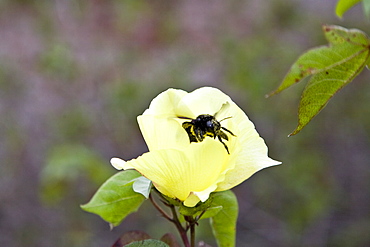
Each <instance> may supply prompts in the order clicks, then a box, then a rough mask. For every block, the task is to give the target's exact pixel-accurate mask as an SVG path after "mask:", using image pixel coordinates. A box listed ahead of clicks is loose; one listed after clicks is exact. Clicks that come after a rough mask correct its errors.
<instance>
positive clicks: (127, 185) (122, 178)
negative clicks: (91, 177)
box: [81, 170, 145, 226]
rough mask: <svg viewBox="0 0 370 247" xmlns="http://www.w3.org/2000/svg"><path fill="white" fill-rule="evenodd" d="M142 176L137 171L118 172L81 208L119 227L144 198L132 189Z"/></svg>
mask: <svg viewBox="0 0 370 247" xmlns="http://www.w3.org/2000/svg"><path fill="white" fill-rule="evenodd" d="M140 176H141V175H140V174H139V173H138V172H136V171H135V170H127V171H122V172H118V173H117V174H115V175H113V176H112V177H110V178H109V179H108V180H107V181H106V182H105V183H104V184H103V185H102V186H101V187H100V188H99V189H98V191H97V192H96V193H95V195H94V196H93V197H92V199H91V200H90V201H89V202H88V203H87V204H85V205H82V206H81V208H82V209H83V210H85V211H87V212H90V213H94V214H97V215H99V216H100V217H102V218H103V219H104V220H105V221H107V222H109V223H110V224H112V225H113V226H117V225H119V224H120V223H121V221H122V220H124V218H125V217H126V216H127V215H129V214H130V213H133V212H136V211H137V209H138V208H139V207H140V205H141V203H142V202H143V201H144V199H145V198H144V196H143V195H141V194H139V193H136V192H135V191H134V190H133V189H132V184H133V183H134V181H135V179H136V178H138V177H140Z"/></svg>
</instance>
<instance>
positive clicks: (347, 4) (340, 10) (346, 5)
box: [335, 0, 361, 18]
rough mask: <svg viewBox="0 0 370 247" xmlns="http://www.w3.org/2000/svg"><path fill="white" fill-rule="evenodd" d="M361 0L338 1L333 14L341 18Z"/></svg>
mask: <svg viewBox="0 0 370 247" xmlns="http://www.w3.org/2000/svg"><path fill="white" fill-rule="evenodd" d="M360 1H361V0H339V1H338V2H337V7H336V8H335V14H336V15H337V16H338V17H340V18H342V16H343V14H344V13H345V12H346V11H347V10H349V9H350V8H352V7H353V6H354V5H355V4H357V3H358V2H360Z"/></svg>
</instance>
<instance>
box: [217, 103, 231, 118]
mask: <svg viewBox="0 0 370 247" xmlns="http://www.w3.org/2000/svg"><path fill="white" fill-rule="evenodd" d="M229 108H230V104H229V102H226V103H224V104H222V106H221V108H220V110H218V112H216V114H215V115H214V117H215V118H216V119H217V120H218V119H219V117H225V116H226V114H225V113H226V112H227V111H228V110H229ZM226 117H229V116H226ZM218 121H220V120H218Z"/></svg>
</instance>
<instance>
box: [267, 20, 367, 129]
mask: <svg viewBox="0 0 370 247" xmlns="http://www.w3.org/2000/svg"><path fill="white" fill-rule="evenodd" d="M323 31H324V33H325V36H326V38H327V40H328V42H329V44H330V45H329V46H325V47H318V48H314V49H312V50H309V51H308V52H306V53H304V54H303V55H302V56H300V57H299V58H298V60H297V61H296V62H295V63H294V64H293V65H292V67H291V69H290V70H289V72H288V74H287V75H286V76H285V78H284V80H283V82H282V83H281V85H280V86H279V87H278V88H277V89H276V90H275V91H273V92H272V93H270V94H269V95H268V96H271V95H274V94H277V93H279V92H281V91H283V90H285V89H286V88H288V87H290V86H292V85H293V84H295V83H297V82H299V81H301V80H302V79H304V78H305V77H307V76H310V75H313V76H312V78H311V79H310V81H309V82H308V84H307V86H306V88H305V90H304V92H303V94H302V98H301V102H300V106H299V110H298V126H297V128H296V129H295V130H294V131H293V132H292V133H291V134H290V135H295V134H297V133H298V132H299V131H300V130H301V129H302V128H303V127H305V126H306V125H307V124H308V123H309V122H310V121H311V120H312V118H313V117H315V116H316V115H317V114H318V113H319V112H320V111H321V110H322V109H323V108H324V107H325V106H326V104H327V103H328V101H329V100H330V99H331V98H332V97H333V95H334V94H335V93H337V92H338V91H339V90H340V89H342V88H343V87H344V86H345V85H347V84H348V83H350V82H351V81H352V80H353V79H354V78H355V77H356V76H357V75H358V74H359V73H360V72H361V71H362V70H363V68H364V67H365V65H366V64H368V63H369V55H370V41H369V38H368V36H367V35H366V34H365V33H364V32H362V31H360V30H357V29H350V30H348V29H345V28H343V27H339V26H333V25H325V26H323Z"/></svg>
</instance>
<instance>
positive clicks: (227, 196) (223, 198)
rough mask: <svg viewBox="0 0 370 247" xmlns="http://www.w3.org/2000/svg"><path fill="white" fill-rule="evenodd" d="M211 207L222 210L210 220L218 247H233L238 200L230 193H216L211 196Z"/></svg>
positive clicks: (229, 191)
mask: <svg viewBox="0 0 370 247" xmlns="http://www.w3.org/2000/svg"><path fill="white" fill-rule="evenodd" d="M212 205H213V207H216V206H221V207H222V209H221V210H220V211H219V212H218V213H217V214H215V215H214V216H212V217H211V218H210V223H211V227H212V231H213V234H214V236H215V238H216V241H217V246H219V247H233V246H235V237H236V222H237V218H238V210H239V209H238V200H237V198H236V196H235V194H234V193H233V192H232V191H231V190H228V191H223V192H216V193H214V195H213V201H212Z"/></svg>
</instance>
